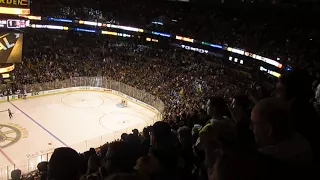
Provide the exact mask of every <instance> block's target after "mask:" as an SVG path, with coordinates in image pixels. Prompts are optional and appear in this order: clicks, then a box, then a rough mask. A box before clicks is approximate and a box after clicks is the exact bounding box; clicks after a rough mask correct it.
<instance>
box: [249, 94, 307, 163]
mask: <svg viewBox="0 0 320 180" xmlns="http://www.w3.org/2000/svg"><path fill="white" fill-rule="evenodd" d="M287 107H288V106H287V103H286V102H285V101H283V100H281V99H279V98H267V99H264V100H262V101H260V102H259V103H258V104H257V105H256V106H255V107H254V108H253V110H252V115H251V119H252V123H253V133H254V135H255V140H256V142H257V143H258V144H259V145H260V147H261V148H260V149H259V151H260V152H261V153H263V154H265V155H268V156H270V157H273V158H275V159H278V160H280V161H282V162H285V163H288V164H294V165H295V166H297V165H300V166H301V167H302V165H306V164H309V163H311V162H312V150H311V147H310V145H309V142H308V141H307V140H306V139H305V138H304V137H303V136H301V135H300V134H298V133H296V132H295V130H294V128H293V127H292V122H291V119H290V116H289V110H288V108H287Z"/></svg>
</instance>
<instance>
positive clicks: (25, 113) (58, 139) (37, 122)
mask: <svg viewBox="0 0 320 180" xmlns="http://www.w3.org/2000/svg"><path fill="white" fill-rule="evenodd" d="M8 102H9V103H10V104H11V105H12V106H14V107H15V108H16V109H18V110H19V111H20V112H22V114H24V115H25V116H27V117H28V118H29V119H30V120H31V121H33V122H34V123H36V124H37V125H38V126H40V127H41V128H42V129H43V130H45V131H47V133H49V134H50V135H51V136H53V137H54V138H55V139H56V140H58V141H59V142H60V143H61V144H63V145H64V146H66V147H69V146H68V145H67V144H66V143H64V142H63V141H62V140H61V139H59V138H58V137H57V136H55V135H54V134H53V133H51V132H50V131H49V130H48V129H46V128H45V127H43V126H42V125H41V124H40V123H38V122H37V121H36V120H34V119H33V118H32V117H30V116H29V115H28V114H27V113H25V112H23V111H22V110H21V109H20V108H18V106H16V105H14V104H13V103H12V102H10V101H8Z"/></svg>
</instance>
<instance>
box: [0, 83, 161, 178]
mask: <svg viewBox="0 0 320 180" xmlns="http://www.w3.org/2000/svg"><path fill="white" fill-rule="evenodd" d="M9 98H10V101H11V102H2V103H0V111H3V110H6V109H8V108H9V109H11V111H12V112H13V113H14V114H13V116H14V118H13V119H12V120H10V119H9V117H8V113H7V112H2V113H0V118H1V122H0V153H1V155H0V167H1V169H2V172H0V176H3V168H5V166H7V165H9V168H7V169H9V171H10V168H11V167H12V164H15V167H16V168H20V169H22V170H23V171H30V170H32V169H35V168H36V165H37V162H39V161H41V160H46V158H47V157H46V154H47V153H51V152H52V151H53V150H54V148H57V147H62V146H69V147H72V148H74V149H76V150H77V151H79V152H82V151H85V150H88V149H87V148H89V147H98V146H99V145H101V144H103V143H105V142H107V141H112V140H114V139H115V138H119V137H120V135H121V134H122V133H123V132H128V133H130V132H131V130H132V129H134V128H137V129H139V130H142V128H143V127H145V126H147V125H150V124H152V123H153V122H155V121H157V120H158V116H157V115H158V114H159V112H158V111H157V110H156V109H155V108H153V107H152V106H150V105H148V104H145V103H143V102H141V101H138V100H136V99H134V98H132V97H129V96H127V95H125V94H122V93H121V92H117V91H114V90H110V89H105V88H97V87H73V88H64V89H58V90H50V91H42V92H37V93H29V94H28V98H27V99H26V100H22V99H20V97H18V96H17V95H13V96H10V97H9ZM121 99H126V100H127V101H128V107H127V108H119V106H117V104H119V103H120V101H121ZM40 155H44V156H40Z"/></svg>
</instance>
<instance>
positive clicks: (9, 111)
mask: <svg viewBox="0 0 320 180" xmlns="http://www.w3.org/2000/svg"><path fill="white" fill-rule="evenodd" d="M8 113H9V118H10V119H11V118H12V117H13V115H12V112H11V110H10V109H8Z"/></svg>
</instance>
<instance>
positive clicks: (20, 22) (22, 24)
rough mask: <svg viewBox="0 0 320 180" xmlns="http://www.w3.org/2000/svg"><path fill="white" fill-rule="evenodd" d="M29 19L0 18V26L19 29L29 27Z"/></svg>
mask: <svg viewBox="0 0 320 180" xmlns="http://www.w3.org/2000/svg"><path fill="white" fill-rule="evenodd" d="M29 25H30V20H24V19H0V28H8V29H10V28H12V29H20V28H26V27H29Z"/></svg>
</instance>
